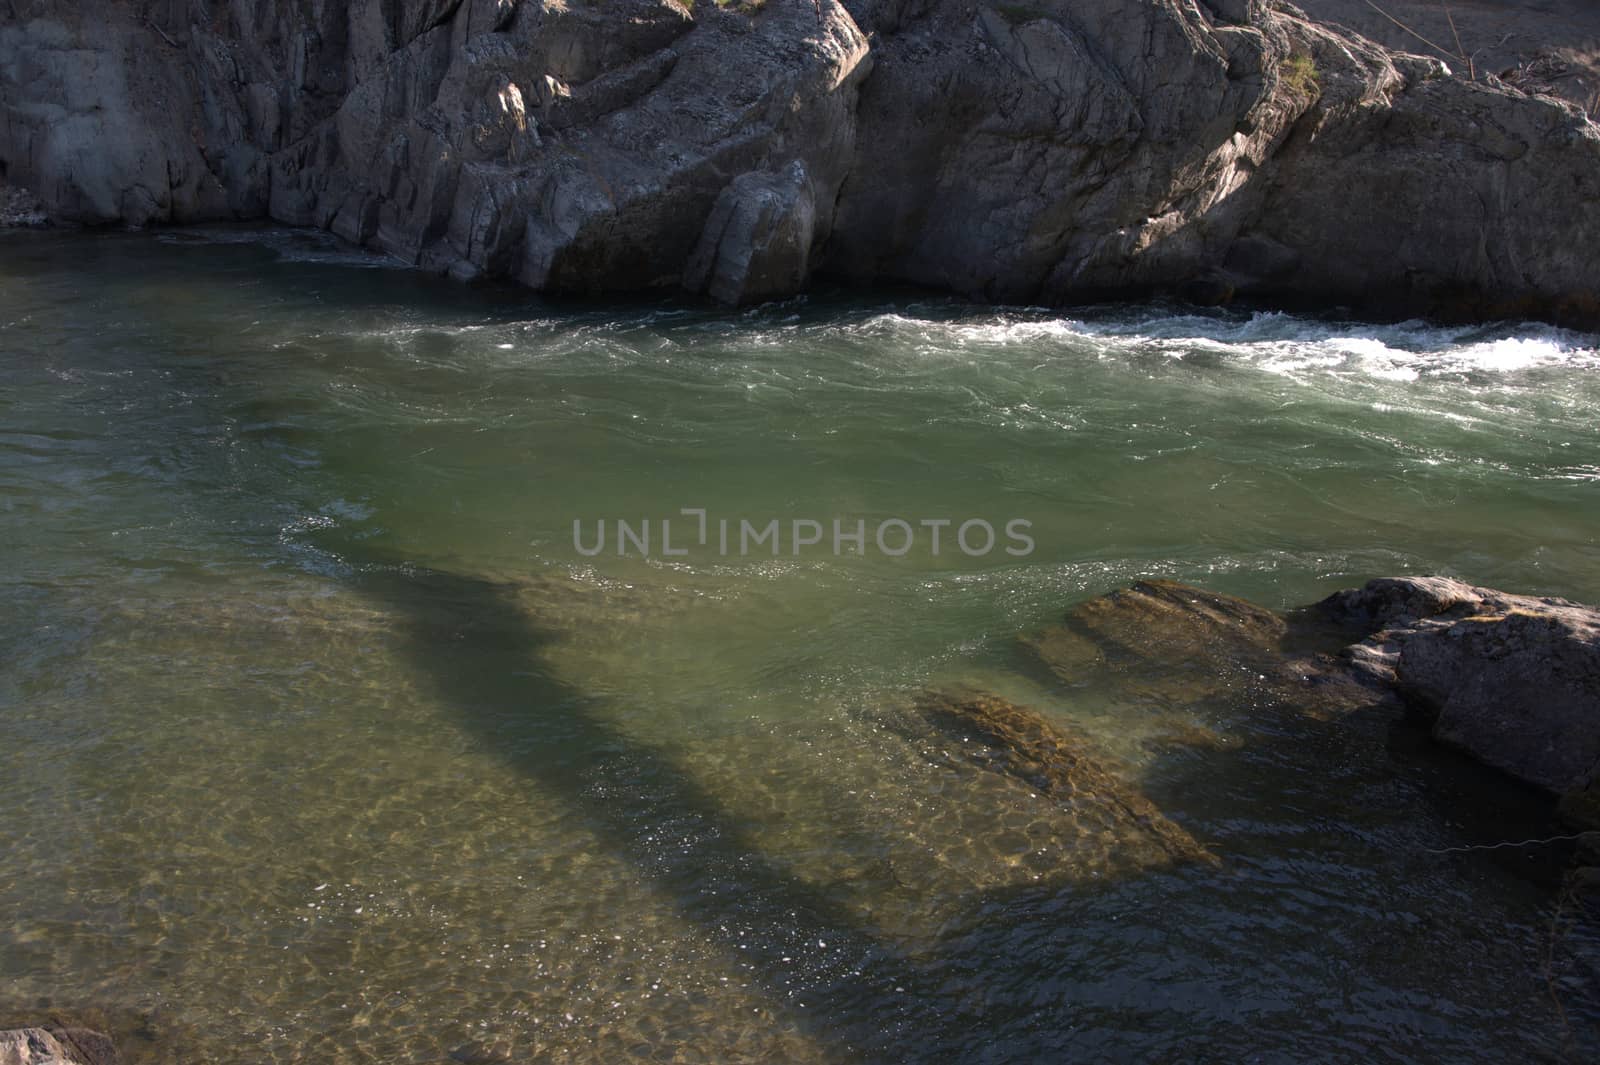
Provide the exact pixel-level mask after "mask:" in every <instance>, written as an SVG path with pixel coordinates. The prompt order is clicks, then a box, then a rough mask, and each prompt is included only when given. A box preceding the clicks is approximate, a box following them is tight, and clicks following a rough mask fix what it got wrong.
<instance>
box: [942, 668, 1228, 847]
mask: <svg viewBox="0 0 1600 1065" xmlns="http://www.w3.org/2000/svg"><path fill="white" fill-rule="evenodd" d="M916 708H917V710H918V711H919V712H920V713H921V715H922V716H923V718H925V719H926V720H927V721H928V722H929V723H930V724H932V725H934V726H935V727H936V728H938V729H939V730H940V731H942V732H944V733H945V734H947V735H949V736H950V737H951V738H953V739H956V740H958V741H960V743H961V747H960V751H961V754H962V755H963V756H964V757H965V758H966V759H967V760H968V761H970V762H971V763H972V764H975V765H977V766H979V767H981V768H983V769H987V770H990V771H993V772H996V773H1001V774H1004V775H1007V776H1011V777H1015V778H1017V779H1019V780H1021V781H1023V782H1025V783H1026V784H1028V785H1029V786H1030V787H1032V788H1035V789H1037V790H1038V792H1039V793H1040V794H1042V795H1044V796H1046V797H1047V798H1048V799H1049V800H1050V801H1052V802H1054V803H1057V804H1059V805H1061V806H1063V807H1066V808H1068V809H1069V810H1070V811H1071V813H1072V816H1073V817H1074V819H1075V820H1076V821H1077V822H1078V823H1079V824H1080V826H1081V827H1082V830H1083V832H1084V834H1085V835H1086V836H1097V837H1099V838H1101V839H1102V840H1108V841H1110V845H1111V846H1113V847H1124V846H1125V847H1127V848H1129V850H1130V851H1133V852H1144V853H1146V854H1151V855H1153V856H1155V857H1156V859H1157V861H1156V864H1162V863H1163V861H1164V862H1172V863H1178V862H1200V863H1203V864H1207V865H1218V864H1220V862H1219V861H1218V859H1217V857H1216V855H1214V854H1212V853H1211V852H1210V851H1208V850H1206V848H1205V847H1204V846H1202V845H1201V844H1200V843H1199V842H1198V841H1197V840H1195V838H1194V837H1193V836H1191V835H1190V834H1189V833H1188V832H1187V831H1185V830H1184V829H1183V828H1182V827H1181V826H1180V825H1178V824H1177V823H1176V822H1174V821H1172V820H1171V819H1170V818H1168V817H1167V816H1166V815H1165V814H1163V813H1162V812H1161V810H1160V809H1159V808H1157V806H1156V805H1155V803H1153V802H1151V801H1150V800H1149V798H1147V797H1146V796H1145V795H1143V794H1142V793H1140V792H1139V791H1138V790H1137V789H1136V788H1134V787H1133V786H1132V785H1131V784H1129V783H1128V782H1127V781H1125V780H1124V779H1123V778H1122V777H1121V776H1119V775H1118V774H1117V773H1115V772H1113V771H1112V770H1111V769H1110V768H1108V767H1107V765H1106V764H1105V762H1104V761H1103V760H1102V759H1101V758H1100V757H1099V756H1098V755H1097V754H1096V752H1095V750H1094V748H1093V744H1092V743H1091V741H1090V740H1089V739H1088V737H1086V736H1084V735H1083V734H1082V733H1080V732H1078V731H1076V730H1073V729H1069V728H1067V727H1064V726H1061V725H1057V724H1056V723H1054V722H1052V721H1050V720H1049V719H1048V718H1046V717H1044V716H1043V715H1042V714H1040V713H1039V712H1038V711H1036V710H1032V709H1030V708H1028V707H1025V706H1020V705H1018V704H1016V703H1013V702H1011V701H1009V700H1007V699H1004V698H1001V697H1000V696H998V695H993V694H990V693H987V692H980V691H935V692H927V693H924V694H923V695H922V697H921V698H919V699H918V700H917V703H916Z"/></svg>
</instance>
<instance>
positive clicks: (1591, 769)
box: [1321, 577, 1600, 794]
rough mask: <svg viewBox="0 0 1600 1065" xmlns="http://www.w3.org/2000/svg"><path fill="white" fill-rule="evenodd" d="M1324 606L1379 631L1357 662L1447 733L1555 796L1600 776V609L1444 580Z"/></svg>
mask: <svg viewBox="0 0 1600 1065" xmlns="http://www.w3.org/2000/svg"><path fill="white" fill-rule="evenodd" d="M1321 608H1322V609H1323V610H1324V611H1326V612H1327V613H1328V614H1329V615H1330V616H1331V617H1333V618H1334V619H1335V620H1337V621H1339V622H1340V623H1343V624H1348V625H1351V626H1354V627H1357V628H1363V629H1366V630H1368V631H1369V632H1370V633H1371V634H1370V635H1368V636H1367V637H1366V638H1365V639H1363V640H1361V641H1360V642H1359V643H1357V644H1355V645H1354V646H1352V648H1351V649H1350V652H1349V658H1350V661H1351V664H1352V667H1353V668H1354V669H1355V670H1357V671H1359V672H1362V673H1365V674H1366V675H1368V676H1370V677H1372V678H1374V679H1377V680H1379V681H1381V682H1384V683H1389V684H1392V685H1394V686H1395V687H1396V688H1397V689H1398V690H1399V691H1400V692H1401V693H1402V694H1403V695H1404V696H1405V697H1406V698H1407V699H1409V700H1410V701H1411V702H1412V703H1413V704H1414V705H1416V706H1418V707H1420V708H1421V709H1422V710H1423V711H1424V712H1425V713H1426V714H1427V715H1428V717H1429V719H1430V720H1431V722H1432V725H1431V727H1432V731H1433V735H1434V737H1435V738H1436V739H1438V740H1440V741H1441V742H1443V743H1446V744H1449V745H1450V746H1453V747H1457V748H1459V749H1461V750H1463V751H1466V752H1467V753H1469V754H1471V755H1472V756H1473V757H1474V758H1476V759H1478V760H1479V761H1481V762H1484V763H1485V764H1487V765H1491V766H1494V767H1495V768H1497V769H1501V770H1503V771H1505V772H1506V773H1509V774H1511V775H1512V776H1514V777H1516V778H1518V779H1519V780H1523V781H1526V782H1527V783H1529V784H1532V785H1535V786H1537V787H1540V788H1543V789H1545V790H1548V791H1552V792H1557V793H1562V794H1565V793H1571V792H1580V791H1583V790H1585V789H1588V788H1590V787H1591V786H1593V785H1594V784H1595V782H1596V780H1597V777H1600V610H1596V609H1594V608H1593V607H1587V606H1582V605H1580V604H1577V603H1572V602H1569V601H1567V600H1565V599H1553V598H1540V597H1534V596H1526V595H1510V594H1507V593H1504V592H1498V591H1493V590H1491V589H1487V588H1478V587H1475V586H1473V585H1470V584H1466V583H1464V582H1462V581H1457V580H1452V579H1449V578H1444V577H1400V578H1388V579H1383V580H1375V581H1371V582H1370V583H1368V584H1367V585H1365V586H1364V587H1362V588H1359V589H1355V590H1353V591H1347V592H1339V593H1336V594H1335V595H1333V596H1330V597H1329V598H1328V599H1327V600H1325V601H1324V602H1323V603H1322V604H1321Z"/></svg>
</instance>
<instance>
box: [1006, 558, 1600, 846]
mask: <svg viewBox="0 0 1600 1065" xmlns="http://www.w3.org/2000/svg"><path fill="white" fill-rule="evenodd" d="M1023 645H1024V647H1025V648H1027V650H1028V651H1029V652H1030V653H1031V654H1033V655H1034V656H1036V657H1037V659H1038V660H1039V661H1041V662H1042V663H1043V664H1044V665H1045V666H1046V667H1047V668H1048V670H1049V671H1050V672H1051V673H1052V674H1053V675H1054V676H1055V677H1056V678H1057V679H1058V680H1061V681H1063V682H1066V683H1069V684H1093V683H1094V682H1095V681H1096V679H1097V678H1101V677H1107V676H1110V677H1114V678H1115V680H1116V686H1117V689H1118V690H1119V691H1121V692H1124V693H1132V698H1133V699H1135V700H1136V701H1137V702H1138V703H1140V704H1141V705H1143V706H1144V707H1146V708H1149V709H1151V710H1154V711H1155V712H1158V713H1174V712H1178V711H1181V710H1182V709H1184V708H1186V707H1194V706H1197V705H1206V704H1208V703H1209V704H1212V705H1215V706H1220V707H1227V708H1230V710H1231V711H1232V712H1233V713H1235V714H1236V715H1237V714H1238V713H1246V714H1248V713H1257V714H1259V713H1261V712H1262V711H1263V710H1264V709H1266V708H1269V707H1275V708H1278V709H1287V710H1291V711H1294V712H1297V713H1303V714H1309V715H1312V716H1315V717H1321V718H1333V717H1337V716H1338V715H1340V714H1342V713H1346V712H1350V711H1354V710H1357V709H1373V708H1377V709H1385V708H1388V709H1394V710H1398V709H1400V707H1401V706H1402V705H1405V706H1409V707H1411V708H1413V709H1415V710H1416V711H1419V712H1420V713H1421V714H1422V715H1423V717H1424V718H1425V720H1426V721H1427V723H1428V726H1429V728H1430V730H1431V733H1432V735H1433V737H1434V738H1435V739H1436V740H1438V741H1440V742H1441V743H1444V744H1447V745H1449V746H1451V747H1454V748H1456V749H1458V750H1461V751H1463V752H1465V753H1467V754H1469V755H1471V756H1472V757H1473V758H1475V759H1476V760H1478V761H1480V762H1482V763H1484V764H1485V765H1489V766H1492V767H1494V768H1495V769H1498V770H1501V771H1502V772H1504V773H1506V774H1509V775H1510V776H1512V777H1515V778H1516V779H1518V780H1520V781H1523V782H1525V783H1527V784H1530V785H1533V786H1534V787H1537V788H1540V789H1543V790H1545V791H1547V792H1551V793H1554V794H1558V795H1562V796H1564V797H1566V798H1567V800H1568V804H1569V808H1572V809H1574V810H1575V811H1579V812H1581V810H1583V809H1585V808H1591V807H1592V808H1595V809H1600V801H1596V798H1597V797H1600V610H1596V609H1595V608H1593V607H1588V606H1582V605H1580V604H1577V603H1573V602H1569V601H1567V600H1565V599H1554V598H1540V597H1534V596H1526V595H1512V594H1508V593H1505V592H1499V591H1494V590H1491V589H1488V588H1479V587H1475V586H1473V585H1471V584H1467V583H1464V582H1462V581H1459V580H1452V579H1450V578H1445V577H1391V578H1384V579H1381V580H1374V581H1371V582H1370V583H1368V584H1367V585H1365V586H1364V587H1362V588H1358V589H1354V590H1350V591H1343V592H1338V593H1336V594H1334V595H1332V596H1330V597H1328V598H1327V599H1326V600H1324V601H1323V602H1321V603H1319V604H1316V605H1315V606H1313V607H1309V608H1306V609H1304V610H1299V611H1295V612H1292V613H1290V614H1288V615H1279V614H1276V613H1274V612H1272V611H1269V610H1266V609H1264V608H1262V607H1259V606H1256V605H1254V604H1251V603H1248V602H1245V601H1244V600H1241V599H1235V598H1233V597H1231V596H1225V595H1219V594H1217V593H1214V592H1207V591H1203V590H1201V589H1198V588H1190V587H1188V586H1185V585H1182V584H1177V583H1174V582H1171V581H1140V582H1137V583H1136V584H1134V585H1133V586H1131V587H1130V588H1127V589H1123V590H1120V591H1116V592H1112V593H1111V594H1109V595H1106V596H1102V597H1100V598H1097V599H1093V600H1090V601H1089V602H1087V603H1084V604H1082V605H1081V606H1079V607H1077V608H1076V609H1074V610H1073V611H1072V612H1071V613H1070V614H1069V615H1068V616H1067V618H1066V619H1065V620H1064V622H1063V623H1062V624H1059V625H1055V626H1050V627H1047V628H1046V629H1044V630H1042V631H1040V632H1038V633H1034V634H1031V635H1028V636H1025V637H1024V638H1023ZM1241 707H1242V708H1244V709H1243V710H1242V711H1241V710H1240V708H1241ZM1589 816H1592V815H1589Z"/></svg>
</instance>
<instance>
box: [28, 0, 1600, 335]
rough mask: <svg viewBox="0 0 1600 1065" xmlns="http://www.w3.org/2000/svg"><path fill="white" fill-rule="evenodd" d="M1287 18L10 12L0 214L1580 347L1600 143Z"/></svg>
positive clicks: (639, 275)
mask: <svg viewBox="0 0 1600 1065" xmlns="http://www.w3.org/2000/svg"><path fill="white" fill-rule="evenodd" d="M1309 6H1310V8H1311V13H1309V14H1308V13H1307V11H1305V10H1302V9H1300V8H1298V7H1295V6H1293V5H1290V4H1287V3H1280V2H1276V0H1271V2H1267V0H1203V2H1183V3H1180V2H1177V0H1159V2H1158V0H1098V2H1096V3H1092V4H1077V3H1066V2H1065V0H1038V2H1029V3H1021V4H1016V3H989V2H974V0H931V2H928V3H915V4H913V3H906V2H904V0H847V2H845V3H842V4H841V3H838V2H835V0H819V2H813V0H766V2H765V3H755V4H740V5H731V4H730V5H728V6H722V5H719V4H717V3H713V2H710V0H702V2H701V3H698V4H695V5H693V6H692V7H689V6H684V5H682V4H680V3H678V2H677V0H605V2H604V3H598V2H594V0H570V2H568V0H541V2H535V0H356V2H353V3H351V4H348V5H326V6H325V7H317V8H305V7H304V6H302V5H286V4H273V3H262V4H255V5H246V6H244V7H240V6H239V5H227V4H222V3H220V2H210V3H201V4H174V3H168V2H165V0H135V2H130V3H126V4H117V5H113V6H111V7H109V8H106V9H101V8H100V7H96V8H95V9H94V10H92V11H91V10H89V9H85V8H83V7H82V5H78V4H72V3H67V2H65V0H17V2H15V3H13V4H12V5H11V7H10V9H9V12H10V13H9V15H8V16H7V17H5V18H4V19H3V20H0V88H3V90H4V92H3V94H0V98H3V99H4V101H5V103H4V104H3V105H0V180H4V181H8V182H10V183H12V184H13V185H17V186H19V187H22V188H26V189H29V190H30V191H31V192H33V193H35V194H37V195H38V197H39V198H40V200H41V201H42V203H43V207H44V211H45V213H46V214H47V215H48V217H49V218H51V219H52V220H54V221H57V222H61V223H68V224H84V225H101V224H127V225H134V226H138V225H146V224H155V223H161V224H182V223H192V222H206V221H216V220H244V219H272V220H274V221H277V222H281V223H284V224H289V225H299V226H316V227H320V228H324V229H327V230H331V231H332V232H334V233H336V234H338V235H340V236H342V237H345V238H347V239H349V240H352V241H355V242H357V243H360V244H363V245H367V246H370V247H373V248H377V249H380V250H382V251H384V252H387V253H390V254H393V255H396V256H398V257H400V258H402V259H404V260H406V261H409V262H412V263H415V264H417V265H419V266H421V267H423V268H426V269H429V270H434V271H438V272H441V273H447V274H450V275H451V276H454V277H458V278H464V279H470V278H476V277H507V278H515V279H517V280H520V281H521V282H523V283H524V284H526V285H528V286H530V287H532V288H535V289H538V290H543V291H550V292H580V293H591V292H595V293H597V292H620V291H638V290H648V289H679V290H684V291H687V292H690V293H697V294H704V295H707V296H709V297H711V298H713V299H716V300H718V301H721V302H724V303H729V304H741V303H748V302H752V301H756V300H762V299H768V298H773V297H780V296H786V295H790V294H793V293H795V292H798V291H801V290H802V289H804V288H805V287H806V286H807V285H808V284H810V283H811V282H812V281H813V280H814V279H817V278H830V279H835V280H840V281H844V282H846V283H851V284H864V283H872V282H884V283H911V284H916V285H923V286H929V287H933V288H937V289H942V290H945V291H950V292H954V293H957V294H960V295H963V296H967V297H971V298H975V299H980V300H988V301H1000V302H1014V303H1029V304H1061V303H1067V302H1073V301H1078V300H1083V299H1092V298H1101V297H1106V296H1134V295H1149V294H1162V293H1169V294H1177V295H1180V296H1183V297H1185V298H1188V299H1191V300H1194V301H1197V302H1207V303H1221V302H1227V301H1229V300H1232V299H1235V298H1239V299H1252V300H1262V301H1269V302H1270V301H1281V302H1306V301H1312V302H1316V303H1318V304H1320V305H1324V306H1326V305H1331V304H1347V305H1350V306H1353V307H1356V308H1358V309H1361V310H1364V311H1367V312H1372V313H1405V314H1425V315H1435V316H1443V317H1454V318H1493V317H1513V316H1533V317H1544V318H1548V319H1552V320H1556V321H1560V322H1566V323H1572V324H1579V325H1585V326H1593V325H1596V324H1600V291H1597V288H1596V285H1595V280H1594V277H1593V273H1592V269H1591V260H1592V249H1593V248H1594V247H1595V246H1597V245H1600V126H1596V125H1595V124H1594V123H1593V122H1592V121H1591V120H1590V118H1589V116H1588V115H1587V114H1586V113H1585V111H1584V109H1583V108H1582V107H1580V106H1578V105H1577V104H1575V103H1573V102H1572V101H1571V99H1568V98H1563V97H1562V96H1561V95H1560V94H1559V93H1555V92H1545V91H1535V90H1540V86H1541V85H1546V84H1547V83H1546V82H1540V83H1539V84H1535V83H1534V81H1530V80H1528V78H1527V77H1525V78H1522V79H1521V80H1520V81H1519V80H1518V78H1516V77H1511V76H1510V72H1508V71H1502V72H1501V73H1506V74H1507V75H1508V76H1507V77H1500V76H1499V75H1498V74H1496V75H1494V76H1493V77H1490V76H1488V75H1487V74H1486V75H1485V76H1483V77H1479V78H1477V79H1476V80H1469V79H1468V78H1467V77H1466V76H1464V75H1463V73H1462V72H1461V71H1456V70H1454V69H1453V68H1452V66H1451V65H1450V64H1448V63H1447V62H1446V61H1445V60H1444V59H1442V58H1441V57H1440V56H1439V55H1437V54H1430V55H1416V54H1410V53H1408V52H1405V51H1396V50H1392V49H1391V48H1387V47H1384V46H1383V45H1380V44H1378V43H1375V42H1373V41H1372V40H1369V39H1367V38H1365V37H1362V36H1360V35H1359V34H1358V33H1357V32H1356V31H1355V30H1352V29H1347V28H1345V27H1343V26H1341V25H1337V24H1335V23H1331V22H1323V21H1318V18H1319V17H1322V15H1323V14H1324V13H1326V14H1328V15H1331V16H1338V17H1342V16H1343V15H1348V14H1349V12H1348V11H1345V10H1344V9H1342V8H1341V9H1340V10H1337V11H1333V10H1330V8H1331V7H1333V6H1334V5H1332V4H1330V3H1328V2H1326V0H1325V2H1323V3H1312V4H1310V5H1309ZM1503 6H1506V7H1510V8H1516V9H1517V16H1518V17H1520V18H1521V19H1522V20H1523V21H1524V22H1527V23H1537V22H1538V20H1539V19H1540V18H1541V15H1540V13H1539V11H1537V10H1533V9H1532V8H1531V7H1529V5H1521V4H1508V5H1503ZM1524 8H1527V9H1528V10H1522V9H1524ZM1543 17H1545V18H1546V19H1547V20H1548V19H1549V18H1553V17H1554V16H1551V15H1549V14H1548V12H1547V13H1546V14H1545V16H1543ZM1574 17H1576V16H1574ZM1374 32H1377V31H1376V30H1374ZM1416 47H1417V48H1418V49H1419V50H1422V51H1430V49H1428V48H1426V47H1425V46H1423V45H1420V44H1419V45H1417V46H1416ZM1585 54H1587V53H1585ZM1581 59H1582V56H1580V55H1578V53H1576V52H1574V53H1573V59H1572V61H1573V62H1579V60H1581ZM1539 70H1541V71H1544V74H1546V75H1549V76H1550V77H1558V75H1556V74H1554V73H1552V72H1553V71H1554V70H1555V68H1554V67H1553V66H1550V65H1549V64H1546V65H1545V66H1544V67H1540V68H1539ZM1474 72H1475V71H1474ZM1541 76H1544V75H1541ZM1529 77H1532V75H1529ZM1535 80H1537V79H1535ZM1547 81H1548V79H1547Z"/></svg>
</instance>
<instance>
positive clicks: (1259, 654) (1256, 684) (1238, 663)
mask: <svg viewBox="0 0 1600 1065" xmlns="http://www.w3.org/2000/svg"><path fill="white" fill-rule="evenodd" d="M1315 621H1316V619H1310V618H1307V617H1303V616H1295V617H1285V616H1283V615H1280V614H1277V613H1274V612H1273V611H1271V610H1268V609H1266V608H1265V607H1261V606H1257V605H1256V604H1254V603H1250V602H1248V601H1246V600H1243V599H1239V598H1236V597H1234V596H1230V595H1223V594H1221V593H1218V592H1209V591H1205V590H1203V589H1200V588H1193V587H1190V586H1188V585H1185V584H1179V583H1178V582H1176V581H1167V580H1143V581H1137V582H1135V583H1134V584H1133V585H1131V586H1130V587H1128V588H1124V589H1119V590H1117V591H1114V592H1111V593H1110V594H1108V595H1104V596H1100V597H1098V598H1096V599H1091V600H1089V601H1088V602H1086V603H1083V604H1081V605H1080V606H1078V607H1076V608H1075V609H1074V610H1073V611H1072V612H1071V613H1070V614H1068V616H1067V617H1066V619H1065V621H1064V622H1063V623H1062V624H1059V625H1051V626H1047V627H1046V628H1044V629H1042V630H1040V631H1039V632H1037V633H1033V634H1028V635H1025V636H1023V637H1022V644H1023V646H1024V648H1026V649H1027V650H1028V651H1029V652H1030V653H1031V654H1032V655H1033V656H1035V657H1036V658H1037V659H1038V660H1039V662H1040V663H1041V664H1043V665H1044V666H1045V667H1046V668H1047V669H1048V670H1049V671H1050V672H1051V673H1052V674H1054V675H1055V677H1056V678H1057V679H1059V680H1062V681H1064V682H1066V683H1068V684H1080V683H1093V682H1095V681H1096V680H1098V679H1102V678H1105V677H1110V678H1111V679H1113V680H1114V682H1115V687H1116V689H1117V691H1118V692H1119V693H1120V694H1122V695H1123V696H1126V697H1131V698H1133V699H1135V700H1137V701H1141V702H1145V703H1148V704H1150V705H1151V706H1153V707H1155V708H1158V709H1160V710H1161V711H1162V712H1163V714H1164V715H1165V716H1166V717H1167V718H1168V719H1169V720H1170V719H1171V718H1172V715H1173V712H1174V711H1181V710H1186V709H1188V708H1192V707H1194V706H1196V705H1198V704H1201V703H1204V702H1206V701H1209V700H1216V699H1220V698H1223V697H1228V698H1231V699H1233V700H1235V701H1245V702H1249V703H1252V704H1254V705H1257V706H1259V705H1261V704H1263V703H1264V702H1273V703H1281V704H1286V705H1290V706H1292V707H1293V708H1294V709H1295V710H1296V711H1297V712H1299V713H1302V714H1311V715H1313V716H1322V717H1328V716H1335V715H1338V714H1342V713H1347V712H1349V711H1351V710H1354V709H1358V708H1361V707H1366V706H1370V705H1372V704H1374V703H1376V702H1382V701H1384V700H1385V699H1386V698H1388V696H1387V694H1386V692H1385V691H1384V689H1383V688H1382V686H1381V685H1376V684H1372V683H1370V682H1368V680H1367V678H1364V677H1360V676H1356V675H1353V674H1352V673H1351V672H1350V671H1349V670H1348V669H1347V668H1345V666H1344V665H1343V664H1342V663H1341V662H1340V661H1339V660H1338V659H1336V658H1335V657H1334V656H1333V655H1332V654H1330V653H1329V652H1330V651H1332V650H1333V649H1334V647H1335V644H1334V642H1333V637H1332V634H1331V630H1330V629H1328V627H1327V626H1325V625H1321V626H1319V625H1318V624H1316V623H1315ZM1207 731H1209V730H1207ZM1213 735H1214V734H1213Z"/></svg>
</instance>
